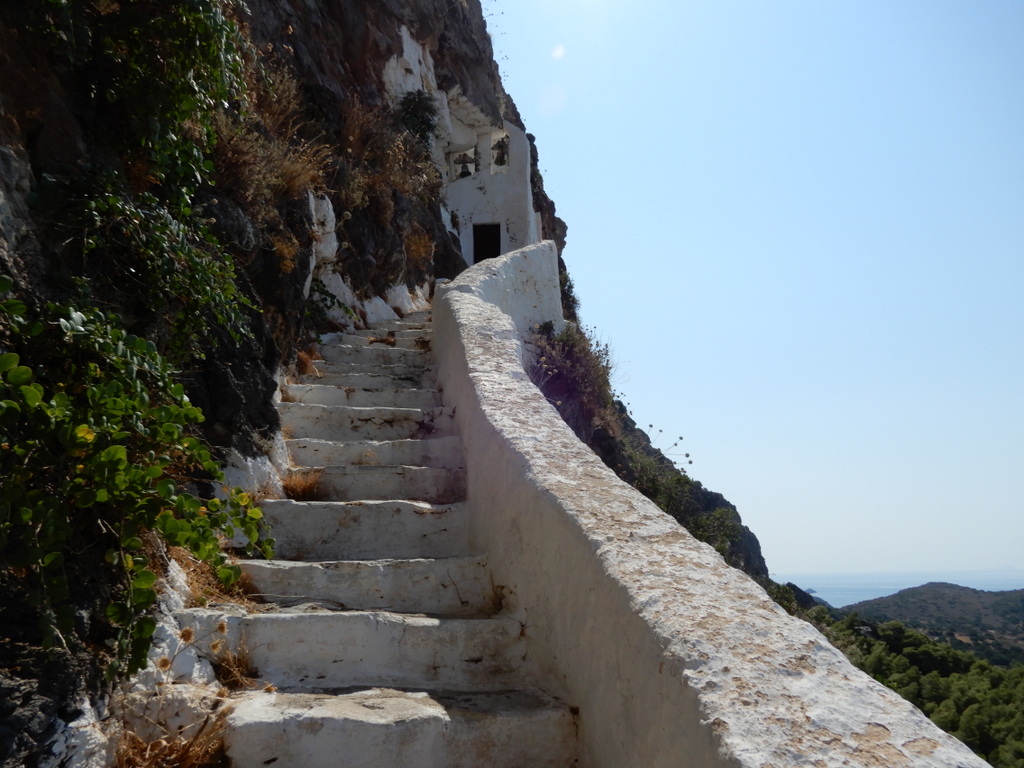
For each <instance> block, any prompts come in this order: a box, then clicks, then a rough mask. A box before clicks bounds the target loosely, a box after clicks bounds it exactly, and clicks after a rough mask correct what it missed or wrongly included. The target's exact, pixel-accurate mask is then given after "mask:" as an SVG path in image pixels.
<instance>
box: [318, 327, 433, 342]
mask: <svg viewBox="0 0 1024 768" xmlns="http://www.w3.org/2000/svg"><path fill="white" fill-rule="evenodd" d="M388 333H389V331H388V330H386V329H383V328H379V329H375V328H370V329H368V330H365V331H352V332H351V333H346V334H343V335H339V338H341V336H344V337H345V338H347V337H350V336H359V337H360V338H364V339H365V338H368V337H370V336H373V337H376V338H378V339H379V338H381V337H383V336H387V335H388ZM393 333H394V334H395V339H396V340H397V339H433V338H434V329H433V328H431V327H430V326H429V325H425V324H424V326H423V327H422V328H405V329H401V330H397V331H393ZM323 338H324V340H325V342H329V341H333V340H334V336H333V334H331V335H330V338H328V336H324V337H323ZM345 343H348V342H345Z"/></svg>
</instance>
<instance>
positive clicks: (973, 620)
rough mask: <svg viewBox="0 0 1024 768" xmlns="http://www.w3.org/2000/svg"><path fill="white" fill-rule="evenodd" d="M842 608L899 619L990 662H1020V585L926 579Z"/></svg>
mask: <svg viewBox="0 0 1024 768" xmlns="http://www.w3.org/2000/svg"><path fill="white" fill-rule="evenodd" d="M845 610H846V611H847V612H848V611H856V612H857V613H858V614H859V615H860V616H861V617H862V618H867V619H871V620H873V621H878V622H885V621H900V622H903V623H904V624H906V625H907V626H909V627H912V628H914V629H916V630H919V631H921V632H923V633H925V634H926V635H928V637H930V638H932V639H933V640H940V641H942V642H944V643H949V644H950V645H951V646H953V647H954V648H956V649H958V650H962V651H971V652H973V653H974V654H975V655H976V656H978V657H980V658H982V659H985V660H987V661H989V662H991V663H993V664H998V665H1003V666H1006V665H1009V664H1012V663H1013V662H1020V663H1024V589H1017V590H1010V591H1006V592H984V591H982V590H978V589H970V588H969V587H960V586H957V585H956V584H946V583H941V582H931V583H929V584H924V585H923V586H920V587H913V588H911V589H904V590H901V591H900V592H897V593H896V594H895V595H890V596H889V597H880V598H877V599H875V600H865V601H864V602H861V603H857V604H856V605H852V606H849V607H847V608H846V609H845Z"/></svg>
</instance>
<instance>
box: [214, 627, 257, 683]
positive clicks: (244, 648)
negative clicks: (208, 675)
mask: <svg viewBox="0 0 1024 768" xmlns="http://www.w3.org/2000/svg"><path fill="white" fill-rule="evenodd" d="M210 664H211V665H212V666H213V673H214V674H215V675H216V676H217V680H219V681H220V684H221V685H223V686H224V687H225V688H227V689H228V690H229V691H239V690H251V689H253V688H256V687H257V686H258V685H259V676H260V671H259V670H258V669H257V668H256V665H255V664H254V663H253V660H252V654H251V653H250V651H249V646H248V645H246V642H245V638H244V637H243V638H242V639H241V640H239V642H238V647H237V648H236V649H235V650H231V649H229V648H225V649H223V650H221V651H220V652H218V653H217V654H215V655H214V656H212V657H211V658H210Z"/></svg>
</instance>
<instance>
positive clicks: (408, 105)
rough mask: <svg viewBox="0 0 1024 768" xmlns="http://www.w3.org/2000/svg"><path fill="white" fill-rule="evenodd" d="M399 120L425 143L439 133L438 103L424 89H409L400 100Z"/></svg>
mask: <svg viewBox="0 0 1024 768" xmlns="http://www.w3.org/2000/svg"><path fill="white" fill-rule="evenodd" d="M398 122H399V123H400V124H401V125H402V127H403V128H405V129H406V130H408V131H409V132H410V133H411V134H413V135H414V136H415V137H416V138H418V139H419V140H420V141H422V142H423V143H424V144H429V143H430V140H431V139H433V138H434V137H435V136H436V135H437V104H436V103H435V102H434V97H433V96H431V95H430V94H429V93H427V92H426V91H423V90H419V91H409V93H407V94H405V96H403V97H402V98H401V100H400V101H399V102H398Z"/></svg>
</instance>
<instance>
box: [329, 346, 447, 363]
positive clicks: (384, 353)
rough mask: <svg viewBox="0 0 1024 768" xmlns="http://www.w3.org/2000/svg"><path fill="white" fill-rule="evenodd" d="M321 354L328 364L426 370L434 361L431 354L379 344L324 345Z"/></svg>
mask: <svg viewBox="0 0 1024 768" xmlns="http://www.w3.org/2000/svg"><path fill="white" fill-rule="evenodd" d="M320 354H321V355H323V358H324V360H326V361H327V362H328V363H359V364H363V365H367V364H368V365H408V366H417V367H420V368H426V367H427V366H429V365H430V363H431V360H432V359H433V358H432V356H431V354H430V353H429V352H425V351H423V350H417V349H399V348H397V347H386V346H381V345H378V344H374V345H373V346H369V347H368V346H357V347H354V346H350V345H346V344H331V345H324V346H323V347H321V348H320Z"/></svg>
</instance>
